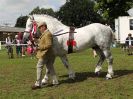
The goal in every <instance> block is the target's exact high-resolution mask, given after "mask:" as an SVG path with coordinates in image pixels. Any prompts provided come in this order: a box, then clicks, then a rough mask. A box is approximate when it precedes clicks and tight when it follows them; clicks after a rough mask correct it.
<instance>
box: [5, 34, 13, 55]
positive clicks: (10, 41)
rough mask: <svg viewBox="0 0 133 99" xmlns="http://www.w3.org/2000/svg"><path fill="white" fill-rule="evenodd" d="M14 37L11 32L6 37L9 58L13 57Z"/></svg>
mask: <svg viewBox="0 0 133 99" xmlns="http://www.w3.org/2000/svg"><path fill="white" fill-rule="evenodd" d="M12 41H13V40H12V39H11V36H10V34H8V37H7V38H6V48H7V54H8V58H13V48H12Z"/></svg>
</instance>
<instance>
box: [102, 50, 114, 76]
mask: <svg viewBox="0 0 133 99" xmlns="http://www.w3.org/2000/svg"><path fill="white" fill-rule="evenodd" d="M103 52H104V55H105V57H106V59H107V62H108V73H107V75H106V79H111V78H112V77H113V75H114V72H113V67H112V64H113V57H112V54H111V52H110V50H104V51H103Z"/></svg>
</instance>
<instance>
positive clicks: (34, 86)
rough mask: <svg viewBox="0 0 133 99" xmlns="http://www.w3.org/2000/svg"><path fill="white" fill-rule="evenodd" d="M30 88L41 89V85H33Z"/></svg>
mask: <svg viewBox="0 0 133 99" xmlns="http://www.w3.org/2000/svg"><path fill="white" fill-rule="evenodd" d="M31 89H32V90H36V89H41V86H36V85H33V86H32V87H31Z"/></svg>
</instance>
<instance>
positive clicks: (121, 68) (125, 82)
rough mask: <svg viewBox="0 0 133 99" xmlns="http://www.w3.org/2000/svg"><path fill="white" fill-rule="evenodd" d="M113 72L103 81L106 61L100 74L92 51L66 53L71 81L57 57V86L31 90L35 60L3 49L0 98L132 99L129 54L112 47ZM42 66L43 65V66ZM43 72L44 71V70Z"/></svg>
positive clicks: (132, 66) (132, 64) (132, 59)
mask: <svg viewBox="0 0 133 99" xmlns="http://www.w3.org/2000/svg"><path fill="white" fill-rule="evenodd" d="M112 52H113V57H114V66H113V67H114V73H115V76H114V78H113V79H111V80H105V76H106V71H107V63H106V62H104V64H103V70H102V73H101V75H100V77H97V76H95V74H94V69H95V64H96V62H97V60H98V57H97V58H93V55H92V50H86V51H84V52H82V53H74V54H72V55H68V58H69V61H70V64H71V65H72V67H73V69H74V70H75V72H76V79H75V80H74V81H72V80H70V79H68V75H67V70H66V69H65V67H64V66H63V64H62V63H61V61H60V59H59V58H57V59H56V62H55V69H56V73H57V75H58V79H59V82H60V85H59V86H56V87H55V86H49V85H47V86H45V87H44V88H42V89H39V90H34V91H33V90H31V85H33V84H34V82H35V80H36V62H37V60H36V59H30V57H25V58H15V59H8V58H7V55H6V51H5V50H1V51H0V99H133V56H128V55H126V54H124V53H123V52H122V51H121V49H119V48H113V49H112ZM44 69H45V68H44ZM44 71H45V70H44Z"/></svg>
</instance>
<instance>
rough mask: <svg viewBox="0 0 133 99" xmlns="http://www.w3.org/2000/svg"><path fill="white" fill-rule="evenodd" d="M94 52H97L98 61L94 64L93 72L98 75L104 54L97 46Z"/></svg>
mask: <svg viewBox="0 0 133 99" xmlns="http://www.w3.org/2000/svg"><path fill="white" fill-rule="evenodd" d="M95 51H96V53H97V54H98V56H99V57H100V59H99V60H98V63H97V65H96V68H95V74H97V75H98V76H99V75H100V71H101V69H102V67H101V66H102V64H103V62H104V60H105V55H104V53H103V51H102V50H101V49H100V48H99V47H98V48H96V49H95Z"/></svg>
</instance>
